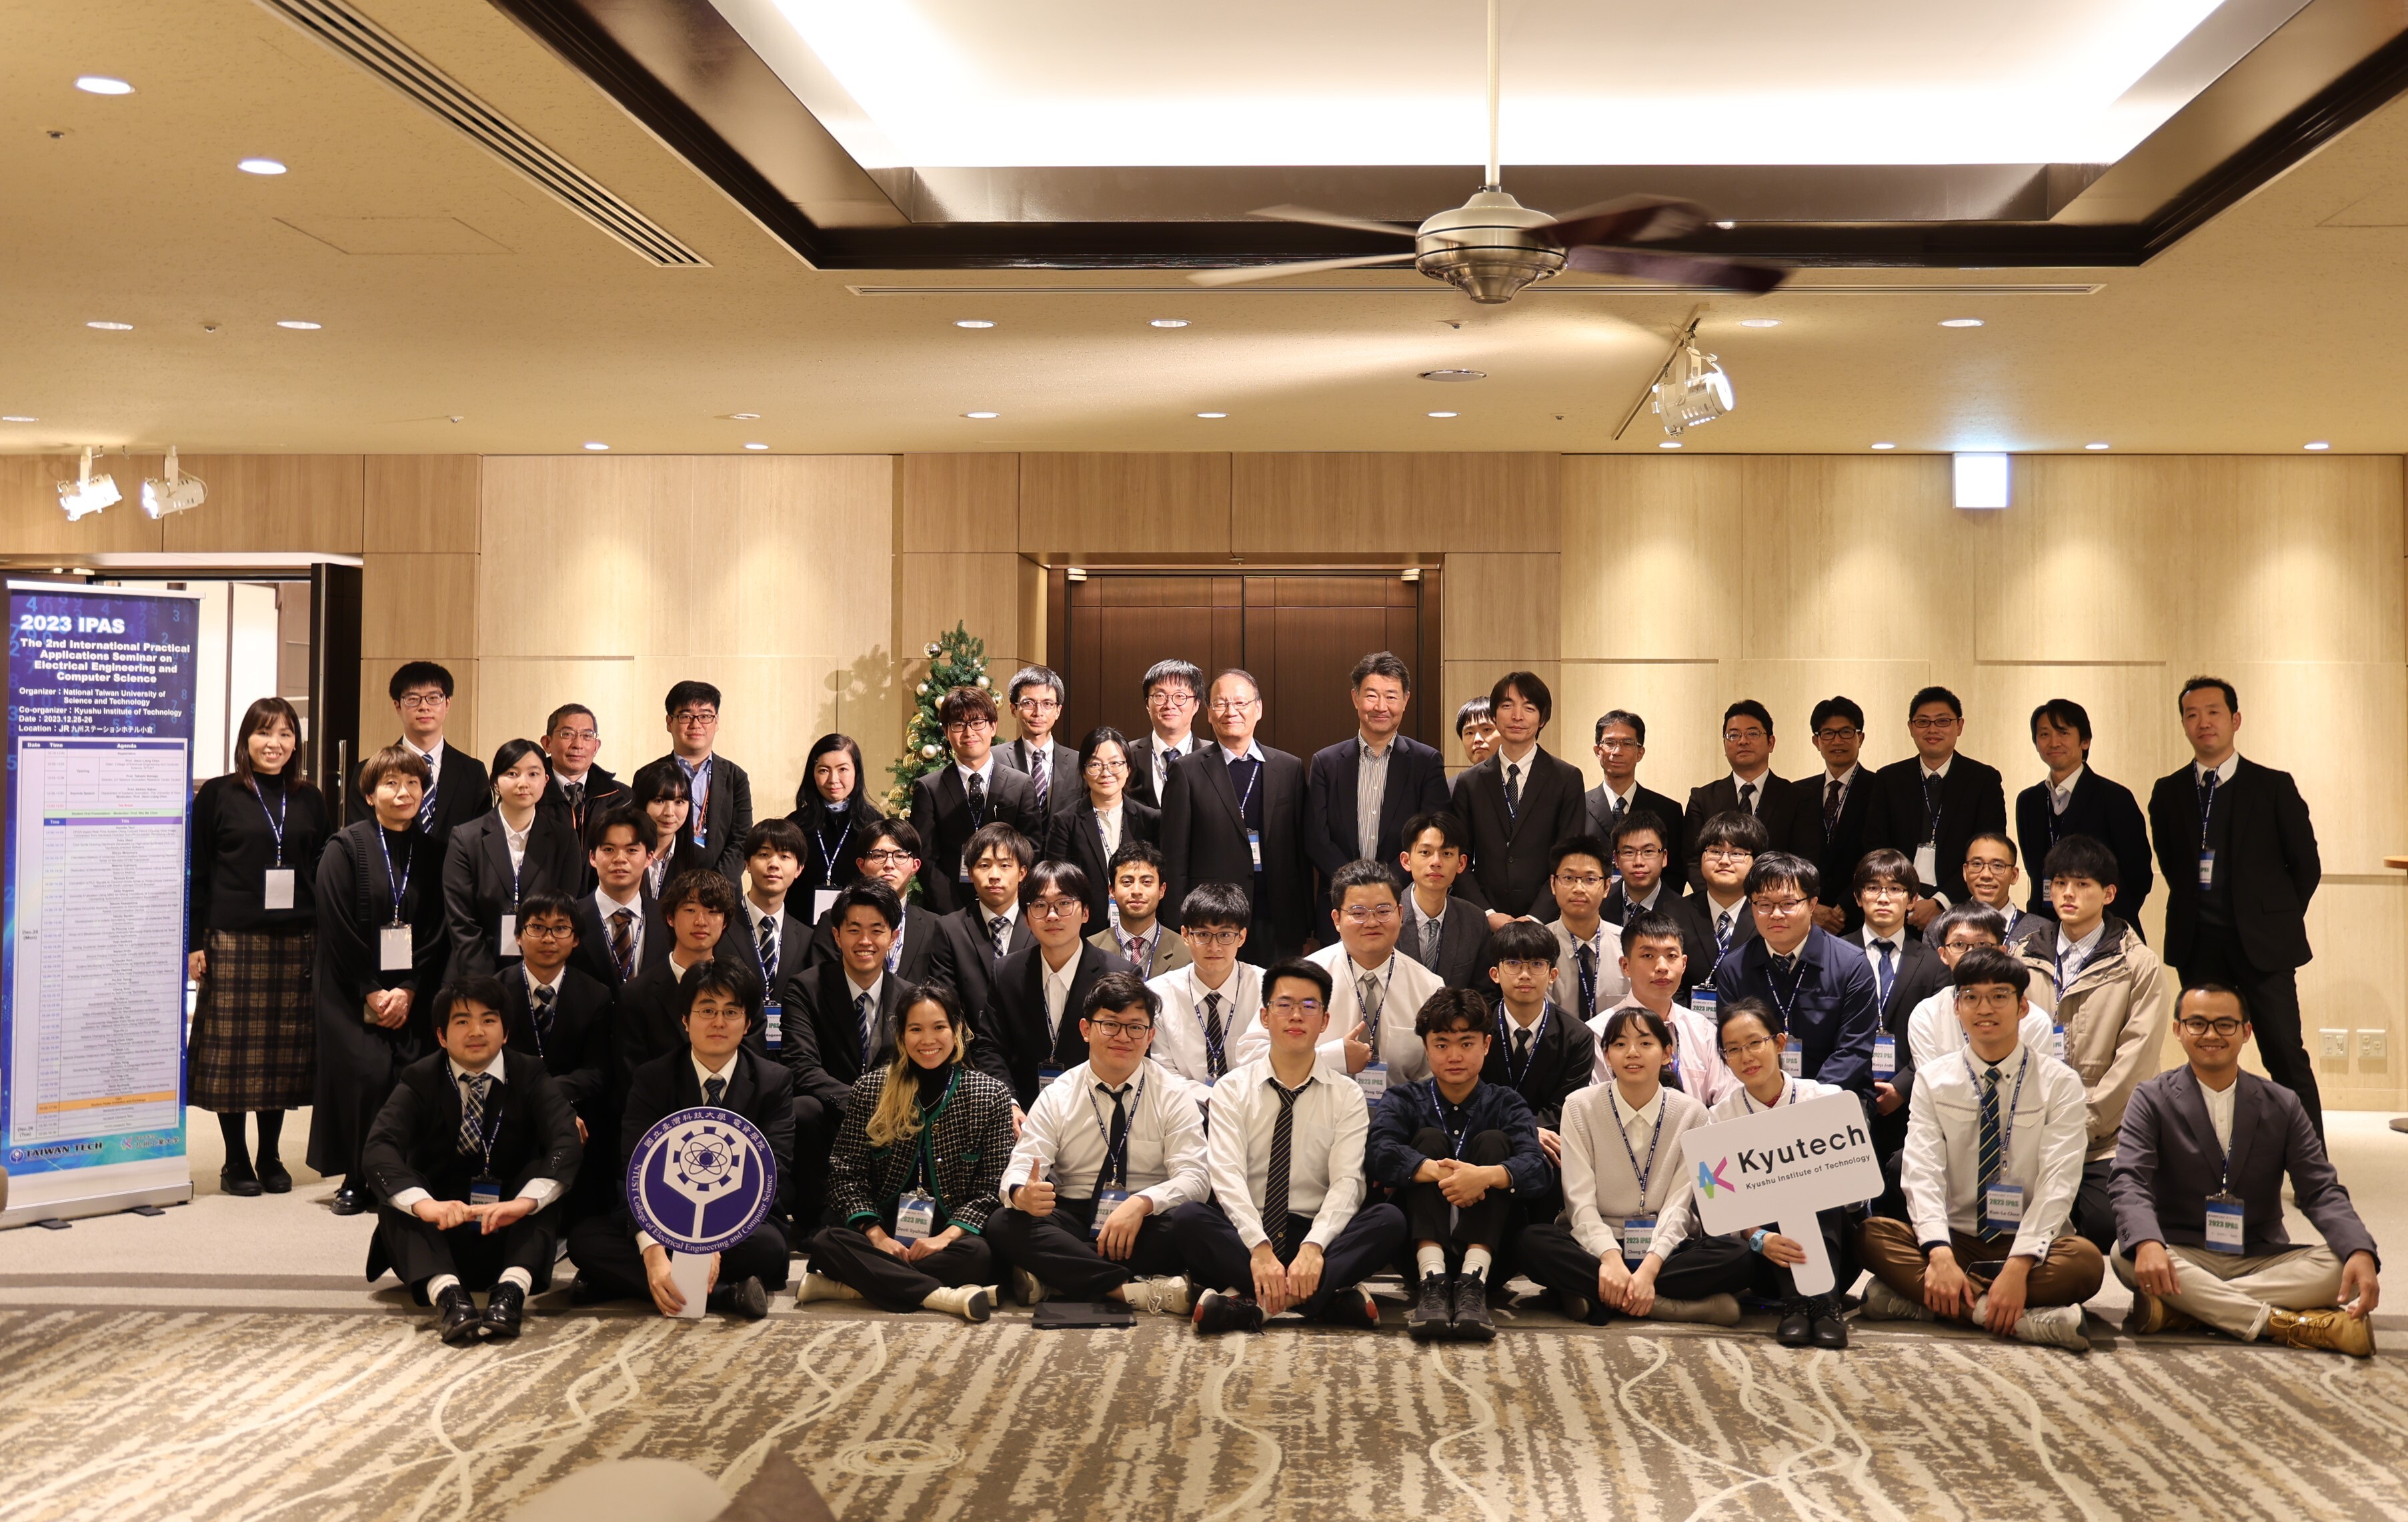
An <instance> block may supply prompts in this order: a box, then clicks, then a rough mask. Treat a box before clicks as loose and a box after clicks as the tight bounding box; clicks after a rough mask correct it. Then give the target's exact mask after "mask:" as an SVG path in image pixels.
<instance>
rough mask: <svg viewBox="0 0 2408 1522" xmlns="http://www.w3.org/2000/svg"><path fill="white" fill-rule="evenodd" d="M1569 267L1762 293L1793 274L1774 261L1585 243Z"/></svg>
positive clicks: (1574, 253)
mask: <svg viewBox="0 0 2408 1522" xmlns="http://www.w3.org/2000/svg"><path fill="white" fill-rule="evenodd" d="M1564 263H1565V265H1566V266H1567V267H1568V268H1570V269H1577V270H1587V271H1589V272H1591V273H1593V274H1599V275H1627V276H1630V277H1633V278H1635V279H1641V280H1656V281H1660V282H1662V283H1663V284H1665V285H1699V286H1711V287H1713V289H1715V290H1717V291H1744V292H1748V293H1749V294H1751V295H1758V296H1760V295H1762V294H1764V293H1765V292H1768V291H1771V290H1773V289H1775V288H1777V287H1778V286H1779V285H1780V284H1781V282H1782V281H1784V280H1785V279H1787V278H1789V272H1788V271H1787V270H1785V269H1779V268H1776V267H1774V266H1773V265H1770V264H1751V263H1742V262H1741V261H1739V260H1736V259H1710V258H1707V257H1705V256H1703V255H1699V254H1682V253H1651V252H1648V251H1645V250H1643V249H1604V248H1599V247H1598V246H1597V245H1595V244H1584V245H1582V246H1580V247H1579V248H1576V249H1570V251H1568V252H1567V253H1566V254H1565V256H1564Z"/></svg>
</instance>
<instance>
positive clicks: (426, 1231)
mask: <svg viewBox="0 0 2408 1522" xmlns="http://www.w3.org/2000/svg"><path fill="white" fill-rule="evenodd" d="M565 1210H566V1207H565V1206H564V1205H563V1204H562V1203H561V1202H560V1201H558V1200H554V1201H553V1202H552V1203H550V1204H548V1205H546V1206H544V1207H543V1208H542V1209H541V1210H538V1211H537V1212H536V1213H535V1214H534V1215H532V1216H528V1217H527V1218H526V1219H524V1220H523V1221H514V1222H512V1223H511V1224H510V1225H509V1226H507V1227H505V1228H503V1229H502V1230H499V1231H496V1232H495V1233H493V1234H492V1235H491V1236H487V1235H486V1234H485V1232H484V1230H483V1229H482V1228H481V1227H480V1226H478V1225H477V1224H476V1223H475V1222H474V1221H471V1222H470V1223H468V1224H467V1225H466V1226H455V1227H453V1228H452V1230H449V1231H438V1230H436V1229H435V1228H434V1227H433V1226H431V1225H429V1224H428V1223H427V1222H425V1221H422V1220H420V1219H419V1218H418V1217H417V1216H412V1215H410V1214H409V1212H408V1211H402V1210H395V1209H394V1208H393V1207H392V1206H391V1205H379V1206H378V1207H377V1238H378V1241H379V1242H380V1244H381V1245H383V1247H384V1253H385V1257H386V1258H387V1259H389V1260H391V1262H392V1264H393V1274H394V1278H396V1279H399V1280H400V1281H401V1282H402V1283H404V1284H406V1285H408V1286H409V1292H410V1293H411V1294H412V1295H415V1296H417V1297H418V1298H419V1299H421V1300H423V1299H425V1298H426V1281H427V1280H429V1279H432V1278H436V1277H437V1276H438V1275H441V1274H445V1273H449V1274H451V1275H452V1277H453V1278H455V1279H457V1280H459V1281H460V1283H461V1284H462V1285H464V1286H465V1287H467V1288H470V1289H491V1288H492V1287H494V1284H495V1281H496V1280H498V1279H499V1278H501V1276H502V1271H503V1270H504V1269H514V1268H516V1269H524V1270H526V1271H527V1273H528V1276H529V1277H530V1278H532V1279H533V1280H534V1281H535V1287H536V1288H537V1289H538V1291H540V1290H542V1289H545V1288H547V1287H550V1285H551V1283H552V1256H553V1251H552V1249H553V1246H554V1245H555V1244H557V1243H558V1242H559V1240H560V1226H561V1221H562V1218H563V1216H564V1214H565Z"/></svg>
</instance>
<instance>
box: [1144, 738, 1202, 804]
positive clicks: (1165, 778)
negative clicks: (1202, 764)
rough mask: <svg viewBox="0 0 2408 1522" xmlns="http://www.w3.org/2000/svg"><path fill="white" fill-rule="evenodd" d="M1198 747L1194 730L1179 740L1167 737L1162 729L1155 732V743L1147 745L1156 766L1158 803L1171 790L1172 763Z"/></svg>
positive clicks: (1155, 800)
mask: <svg viewBox="0 0 2408 1522" xmlns="http://www.w3.org/2000/svg"><path fill="white" fill-rule="evenodd" d="M1196 748H1197V745H1196V732H1195V731H1194V730H1189V731H1188V732H1187V733H1185V734H1183V735H1181V736H1180V737H1179V738H1178V739H1177V740H1168V739H1165V738H1164V737H1163V734H1162V732H1161V731H1159V730H1157V731H1155V732H1154V744H1152V745H1151V746H1148V747H1146V754H1147V757H1148V759H1149V760H1150V761H1151V762H1152V764H1153V767H1154V803H1155V804H1160V803H1161V802H1162V799H1163V795H1164V794H1166V793H1168V791H1169V790H1170V763H1171V762H1173V761H1177V760H1178V759H1179V758H1180V757H1182V756H1184V755H1186V754H1188V753H1189V752H1190V751H1192V750H1195V749H1196Z"/></svg>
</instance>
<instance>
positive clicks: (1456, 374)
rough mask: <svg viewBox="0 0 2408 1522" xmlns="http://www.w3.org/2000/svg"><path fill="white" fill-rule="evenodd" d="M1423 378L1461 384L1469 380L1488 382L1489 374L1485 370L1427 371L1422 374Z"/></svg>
mask: <svg viewBox="0 0 2408 1522" xmlns="http://www.w3.org/2000/svg"><path fill="white" fill-rule="evenodd" d="M1422 378H1423V379H1424V380H1443V381H1454V382H1456V383H1458V384H1459V383H1461V382H1463V381H1467V380H1486V379H1487V378H1488V372H1487V371H1485V370H1425V371H1423V372H1422Z"/></svg>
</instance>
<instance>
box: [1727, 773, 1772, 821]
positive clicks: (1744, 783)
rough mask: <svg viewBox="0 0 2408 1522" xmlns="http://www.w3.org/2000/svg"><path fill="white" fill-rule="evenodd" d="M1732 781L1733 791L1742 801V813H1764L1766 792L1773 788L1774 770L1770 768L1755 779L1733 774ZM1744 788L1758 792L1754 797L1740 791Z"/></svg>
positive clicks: (1758, 774)
mask: <svg viewBox="0 0 2408 1522" xmlns="http://www.w3.org/2000/svg"><path fill="white" fill-rule="evenodd" d="M1730 779H1731V791H1732V792H1733V793H1734V794H1736V795H1737V796H1738V797H1739V798H1740V800H1741V803H1740V812H1742V814H1761V813H1763V812H1764V790H1765V789H1767V788H1770V786H1772V768H1771V767H1770V766H1768V767H1766V768H1765V769H1764V770H1763V771H1761V772H1758V773H1756V775H1755V776H1753V777H1744V776H1742V775H1739V773H1737V772H1733V773H1731V775H1730ZM1742 788H1754V789H1756V791H1755V793H1754V794H1753V795H1750V794H1747V793H1743V792H1740V790H1739V789H1742Z"/></svg>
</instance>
